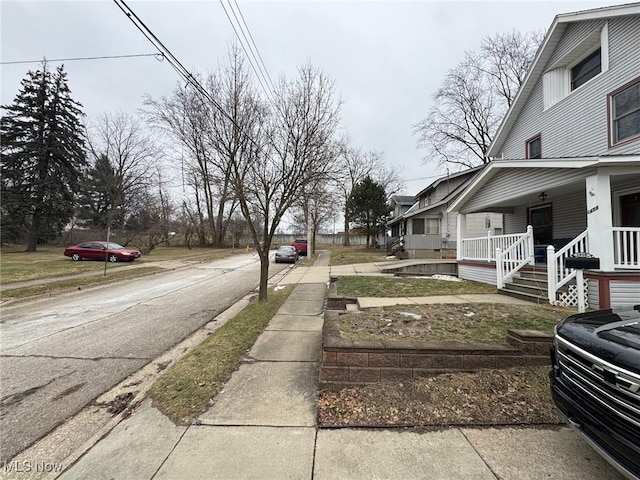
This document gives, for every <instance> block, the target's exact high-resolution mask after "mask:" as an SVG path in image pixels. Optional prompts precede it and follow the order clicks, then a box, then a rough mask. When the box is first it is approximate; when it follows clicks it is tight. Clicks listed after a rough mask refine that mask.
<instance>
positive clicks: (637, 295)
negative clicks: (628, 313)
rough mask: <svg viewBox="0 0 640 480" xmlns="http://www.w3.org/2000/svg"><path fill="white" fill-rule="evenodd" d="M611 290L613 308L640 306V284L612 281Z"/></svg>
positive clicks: (610, 283)
mask: <svg viewBox="0 0 640 480" xmlns="http://www.w3.org/2000/svg"><path fill="white" fill-rule="evenodd" d="M609 289H610V290H609V291H610V295H611V308H618V307H625V306H629V305H638V304H640V282H628V281H624V280H611V282H609Z"/></svg>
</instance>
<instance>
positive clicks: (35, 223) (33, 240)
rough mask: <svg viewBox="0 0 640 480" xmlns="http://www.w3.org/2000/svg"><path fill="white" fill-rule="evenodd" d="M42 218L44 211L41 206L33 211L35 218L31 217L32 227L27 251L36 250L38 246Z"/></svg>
mask: <svg viewBox="0 0 640 480" xmlns="http://www.w3.org/2000/svg"><path fill="white" fill-rule="evenodd" d="M41 218H42V212H41V211H40V209H39V208H36V211H35V212H33V218H32V219H31V227H30V228H29V239H28V240H27V249H26V250H25V251H26V252H35V251H36V247H37V246H38V237H39V236H40V220H41Z"/></svg>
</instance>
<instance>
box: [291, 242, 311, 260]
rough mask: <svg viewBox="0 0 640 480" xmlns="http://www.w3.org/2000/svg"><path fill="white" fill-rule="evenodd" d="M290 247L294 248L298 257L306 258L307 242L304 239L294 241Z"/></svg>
mask: <svg viewBox="0 0 640 480" xmlns="http://www.w3.org/2000/svg"><path fill="white" fill-rule="evenodd" d="M291 245H292V246H293V247H295V249H296V251H297V252H298V255H304V256H305V257H306V256H307V240H306V239H305V238H301V239H298V240H295V241H294V242H293V243H292V244H291Z"/></svg>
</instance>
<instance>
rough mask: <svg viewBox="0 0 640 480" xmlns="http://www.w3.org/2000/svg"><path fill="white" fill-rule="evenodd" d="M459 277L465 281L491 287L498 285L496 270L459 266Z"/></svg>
mask: <svg viewBox="0 0 640 480" xmlns="http://www.w3.org/2000/svg"><path fill="white" fill-rule="evenodd" d="M458 277H459V278H462V279H464V280H473V281H474V282H480V283H488V284H489V285H497V284H498V280H497V278H496V269H495V268H482V267H474V266H472V265H458Z"/></svg>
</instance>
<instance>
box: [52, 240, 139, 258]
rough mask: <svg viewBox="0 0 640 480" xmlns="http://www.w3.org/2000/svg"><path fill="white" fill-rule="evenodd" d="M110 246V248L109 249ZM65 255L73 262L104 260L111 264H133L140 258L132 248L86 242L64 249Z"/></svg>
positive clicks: (115, 244)
mask: <svg viewBox="0 0 640 480" xmlns="http://www.w3.org/2000/svg"><path fill="white" fill-rule="evenodd" d="M107 245H108V248H107ZM64 255H65V256H66V257H71V260H73V261H74V262H77V261H79V260H82V259H85V260H104V259H105V258H107V259H108V260H109V261H110V262H133V261H134V260H135V259H136V258H140V252H139V251H138V250H133V249H130V248H124V247H123V246H122V245H118V244H117V243H112V242H109V243H108V244H107V242H84V243H81V244H79V245H73V246H71V247H67V248H65V249H64Z"/></svg>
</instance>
